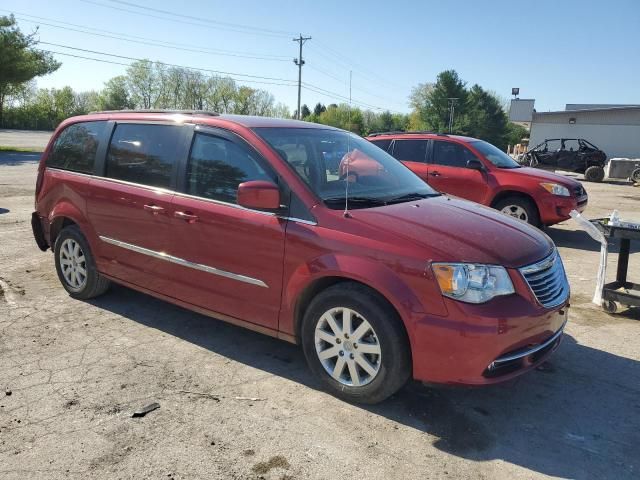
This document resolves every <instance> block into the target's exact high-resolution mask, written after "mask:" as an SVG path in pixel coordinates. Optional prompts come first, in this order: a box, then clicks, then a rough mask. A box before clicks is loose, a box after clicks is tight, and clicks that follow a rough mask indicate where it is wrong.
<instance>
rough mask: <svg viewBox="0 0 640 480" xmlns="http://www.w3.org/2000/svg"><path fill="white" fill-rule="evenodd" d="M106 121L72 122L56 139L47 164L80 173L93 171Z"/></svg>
mask: <svg viewBox="0 0 640 480" xmlns="http://www.w3.org/2000/svg"><path fill="white" fill-rule="evenodd" d="M105 125H106V122H104V121H100V122H83V123H74V124H73V125H69V126H68V127H67V128H65V129H64V130H63V131H62V133H60V135H59V136H58V138H57V139H56V141H55V143H54V145H53V150H52V151H51V154H50V155H49V157H48V158H47V162H46V163H47V166H48V167H54V168H61V169H63V170H71V171H74V172H81V173H93V165H94V163H95V160H96V151H97V150H98V146H99V144H100V137H101V135H102V132H103V130H104V127H105Z"/></svg>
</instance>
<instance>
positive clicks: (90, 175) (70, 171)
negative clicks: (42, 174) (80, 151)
mask: <svg viewBox="0 0 640 480" xmlns="http://www.w3.org/2000/svg"><path fill="white" fill-rule="evenodd" d="M45 169H46V170H53V171H54V172H63V173H72V174H73V175H79V176H81V177H93V176H94V175H93V174H92V173H83V172H76V171H75V170H65V169H64V168H57V167H49V166H47V165H45Z"/></svg>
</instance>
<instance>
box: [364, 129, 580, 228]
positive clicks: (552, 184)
mask: <svg viewBox="0 0 640 480" xmlns="http://www.w3.org/2000/svg"><path fill="white" fill-rule="evenodd" d="M367 139H368V140H369V141H370V142H371V143H373V144H375V145H377V146H378V147H380V148H382V149H383V150H385V151H386V152H389V153H390V154H391V155H393V156H394V157H395V158H397V159H398V160H401V161H402V162H403V163H404V164H405V165H406V166H407V167H409V168H410V169H411V170H413V172H414V173H416V174H417V175H418V176H419V177H420V178H422V179H423V180H424V181H425V182H427V183H428V184H429V185H431V186H432V187H433V188H435V189H436V190H438V191H440V192H444V193H449V194H451V195H456V196H458V197H462V198H466V199H467V200H472V201H474V202H478V203H481V204H483V205H487V206H488V207H492V208H495V209H497V210H500V211H501V212H503V213H506V214H507V215H511V216H512V217H515V218H518V219H520V220H523V221H525V222H528V223H530V224H531V225H534V226H536V227H539V226H542V225H553V224H555V223H559V222H562V221H564V220H567V219H568V218H569V212H571V210H577V211H579V212H582V211H583V210H584V209H585V208H586V206H587V200H588V198H587V192H586V191H585V189H584V188H583V187H582V184H581V183H580V182H578V181H576V180H573V179H571V178H567V177H564V176H562V175H556V174H555V173H551V172H545V171H542V170H539V169H535V168H529V167H522V166H521V165H519V164H518V163H517V162H516V161H515V160H513V159H512V158H511V157H510V156H509V155H507V154H506V153H504V152H503V151H501V150H500V149H499V148H496V147H494V146H493V145H491V144H490V143H487V142H484V141H482V140H478V139H475V138H470V137H461V136H457V135H444V134H436V133H427V132H391V133H380V134H374V135H370V136H369V137H368V138H367Z"/></svg>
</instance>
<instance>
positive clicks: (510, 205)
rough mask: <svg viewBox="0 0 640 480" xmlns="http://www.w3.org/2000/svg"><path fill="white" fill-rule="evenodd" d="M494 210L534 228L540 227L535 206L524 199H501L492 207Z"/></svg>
mask: <svg viewBox="0 0 640 480" xmlns="http://www.w3.org/2000/svg"><path fill="white" fill-rule="evenodd" d="M494 208H495V209H496V210H500V211H501V212H502V213H504V214H505V215H509V216H510V217H514V218H517V219H518V220H522V221H523V222H526V223H529V224H531V225H533V226H534V227H538V226H540V216H539V215H538V209H537V207H536V206H535V204H534V203H533V202H532V201H531V200H529V199H527V198H524V197H507V198H503V199H502V200H500V201H499V202H497V203H496V204H495V205H494Z"/></svg>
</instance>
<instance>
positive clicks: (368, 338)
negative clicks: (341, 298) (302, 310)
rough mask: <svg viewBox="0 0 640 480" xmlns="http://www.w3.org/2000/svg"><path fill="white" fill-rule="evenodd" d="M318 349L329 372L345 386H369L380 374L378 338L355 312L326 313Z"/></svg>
mask: <svg viewBox="0 0 640 480" xmlns="http://www.w3.org/2000/svg"><path fill="white" fill-rule="evenodd" d="M315 346H316V353H317V355H318V358H319V360H320V363H322V366H323V367H324V369H325V371H326V372H327V373H328V374H329V375H330V376H331V377H332V378H333V379H334V380H336V381H337V382H339V383H341V384H342V385H347V386H350V387H361V386H364V385H367V384H368V383H371V382H372V381H373V379H374V378H376V376H377V375H378V373H379V372H380V366H381V360H382V350H381V348H380V342H379V340H378V336H377V335H376V332H375V331H374V329H373V327H372V326H371V324H370V323H369V322H368V321H367V320H366V319H365V318H364V317H363V316H362V315H360V314H359V313H358V312H356V311H355V310H352V309H349V308H344V307H338V308H332V309H331V310H328V311H326V312H325V313H324V314H323V315H322V316H321V317H320V320H318V323H317V325H316V329H315Z"/></svg>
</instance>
